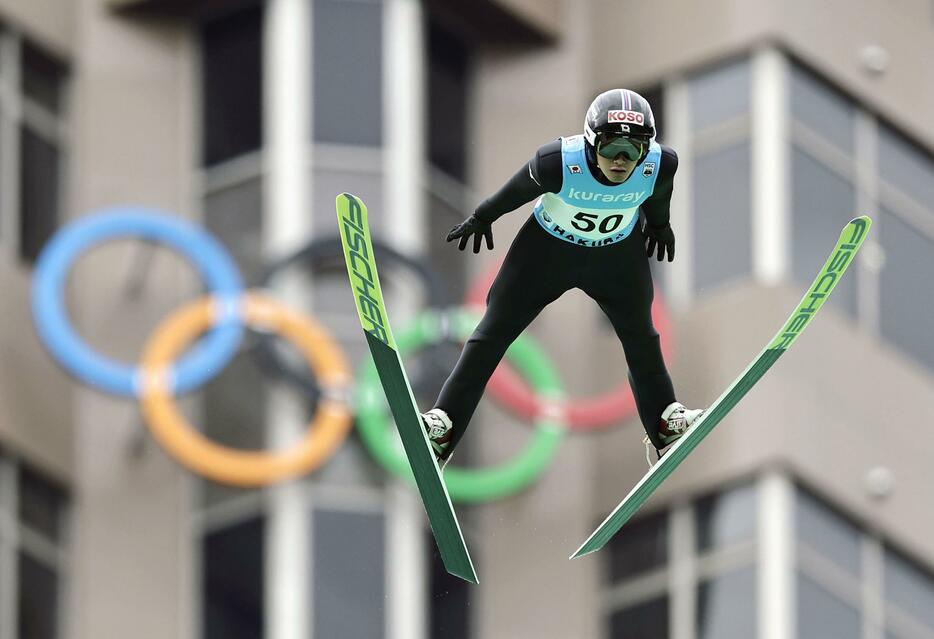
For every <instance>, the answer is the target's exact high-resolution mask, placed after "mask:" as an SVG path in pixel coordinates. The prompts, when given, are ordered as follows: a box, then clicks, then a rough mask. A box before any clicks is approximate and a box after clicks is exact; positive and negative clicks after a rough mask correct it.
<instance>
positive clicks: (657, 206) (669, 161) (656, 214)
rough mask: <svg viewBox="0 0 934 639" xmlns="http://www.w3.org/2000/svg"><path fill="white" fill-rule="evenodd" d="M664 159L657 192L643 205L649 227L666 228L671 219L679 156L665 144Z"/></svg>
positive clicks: (657, 180) (663, 147) (656, 184)
mask: <svg viewBox="0 0 934 639" xmlns="http://www.w3.org/2000/svg"><path fill="white" fill-rule="evenodd" d="M661 147H662V159H661V162H659V165H660V166H659V167H658V177H657V178H656V180H655V191H654V192H653V193H652V195H650V196H649V199H647V200H646V201H645V202H643V203H642V212H643V214H645V220H646V222H647V223H648V225H649V226H652V227H655V228H664V227H666V226H668V222H669V220H670V218H671V211H670V207H671V191H672V188H673V187H674V181H675V172H676V171H677V170H678V154H677V153H675V151H674V149H672V148H671V147H667V146H665V145H664V144H663V145H661Z"/></svg>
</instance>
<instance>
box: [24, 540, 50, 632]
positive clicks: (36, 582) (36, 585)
mask: <svg viewBox="0 0 934 639" xmlns="http://www.w3.org/2000/svg"><path fill="white" fill-rule="evenodd" d="M18 612H19V614H18V619H19V632H18V633H17V637H19V639H55V638H56V636H57V633H58V575H56V574H55V571H54V570H51V569H50V568H48V567H46V566H45V565H43V564H41V563H39V562H38V561H36V560H35V559H33V558H32V557H30V556H29V555H27V554H25V553H20V555H19V604H18Z"/></svg>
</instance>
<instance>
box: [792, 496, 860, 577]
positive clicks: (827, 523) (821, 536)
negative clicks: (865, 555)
mask: <svg viewBox="0 0 934 639" xmlns="http://www.w3.org/2000/svg"><path fill="white" fill-rule="evenodd" d="M795 530H796V532H797V535H798V540H799V541H800V542H801V543H804V544H807V545H808V546H810V547H811V548H812V549H813V550H816V551H817V552H819V553H820V554H821V555H822V556H823V557H825V558H827V559H829V560H830V561H832V562H834V563H835V564H837V565H838V566H840V567H841V568H843V569H845V570H846V571H847V572H849V573H850V574H851V575H853V576H854V577H856V578H859V576H860V530H859V528H857V527H856V526H854V525H853V524H852V523H850V522H849V521H847V520H846V519H844V518H843V517H842V516H841V515H839V514H837V513H836V512H835V511H833V510H831V509H830V508H829V507H827V506H826V505H824V504H823V503H821V502H820V501H818V500H817V498H815V497H814V496H812V495H810V494H809V493H807V492H804V491H801V490H799V491H798V492H797V493H796V495H795Z"/></svg>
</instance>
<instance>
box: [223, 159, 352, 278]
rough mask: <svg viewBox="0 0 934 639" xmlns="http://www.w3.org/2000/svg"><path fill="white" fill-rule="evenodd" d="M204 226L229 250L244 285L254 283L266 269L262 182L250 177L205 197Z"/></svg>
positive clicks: (332, 206)
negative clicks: (241, 275) (244, 282)
mask: <svg viewBox="0 0 934 639" xmlns="http://www.w3.org/2000/svg"><path fill="white" fill-rule="evenodd" d="M257 170H259V168H258V167H257ZM332 199H333V198H332ZM331 208H334V205H333V202H332V203H331ZM204 224H205V226H206V227H207V228H208V230H210V231H211V233H213V234H214V235H216V236H217V239H219V240H220V241H221V243H222V244H223V245H224V246H225V247H226V248H227V249H228V250H229V251H230V253H231V255H232V256H233V258H234V261H235V262H236V263H237V266H238V267H239V269H240V272H241V273H242V274H243V278H244V279H245V280H246V282H247V283H248V284H258V283H259V281H260V279H261V277H262V274H263V273H264V271H265V268H266V262H265V261H264V259H263V238H262V233H263V182H262V180H261V179H260V178H254V179H251V180H247V181H245V182H241V183H239V184H236V185H234V186H230V187H228V188H225V189H221V190H217V191H213V192H211V193H210V194H208V196H207V198H206V199H205V202H204Z"/></svg>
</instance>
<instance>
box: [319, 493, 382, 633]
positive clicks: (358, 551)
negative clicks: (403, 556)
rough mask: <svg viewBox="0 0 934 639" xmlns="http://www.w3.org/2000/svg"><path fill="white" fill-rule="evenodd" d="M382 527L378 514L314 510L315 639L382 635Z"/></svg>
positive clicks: (380, 515) (380, 517) (380, 516)
mask: <svg viewBox="0 0 934 639" xmlns="http://www.w3.org/2000/svg"><path fill="white" fill-rule="evenodd" d="M384 528H385V524H384V520H383V516H382V514H377V513H356V512H343V511H336V510H328V509H324V508H316V509H315V512H314V534H313V535H312V543H313V546H314V550H313V553H314V554H313V563H312V575H313V577H314V585H313V588H314V592H313V594H312V596H313V597H314V608H313V610H314V611H315V614H314V636H315V637H367V638H368V639H369V638H372V639H379V638H380V637H383V636H384V634H385V626H386V620H385V601H386V591H385V576H386V570H385V565H384V557H385V547H384V544H385V541H384V538H385V534H384Z"/></svg>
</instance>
